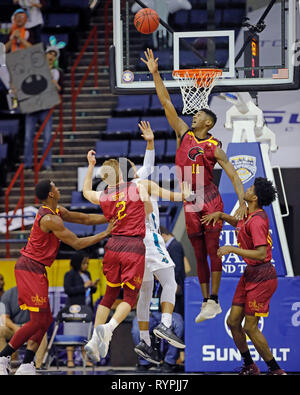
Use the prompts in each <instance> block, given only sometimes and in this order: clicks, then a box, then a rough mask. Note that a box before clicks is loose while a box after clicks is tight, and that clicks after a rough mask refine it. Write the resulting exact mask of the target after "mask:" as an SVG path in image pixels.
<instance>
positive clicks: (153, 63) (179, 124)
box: [141, 48, 189, 139]
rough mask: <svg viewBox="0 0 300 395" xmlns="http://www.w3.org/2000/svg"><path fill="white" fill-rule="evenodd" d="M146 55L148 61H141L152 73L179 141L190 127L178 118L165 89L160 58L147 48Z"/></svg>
mask: <svg viewBox="0 0 300 395" xmlns="http://www.w3.org/2000/svg"><path fill="white" fill-rule="evenodd" d="M144 53H145V58H146V59H143V58H141V61H142V62H144V63H145V64H146V65H147V67H148V69H149V71H150V73H151V74H152V76H153V81H154V84H155V89H156V93H157V96H158V98H159V101H160V103H161V105H162V106H163V108H164V111H165V114H166V117H167V120H168V122H169V124H170V126H171V127H172V128H173V129H174V131H175V133H176V137H177V139H180V138H181V136H182V135H183V134H184V133H185V132H186V131H187V130H188V128H189V127H188V125H187V124H186V123H185V122H184V121H183V120H182V119H181V118H180V117H179V116H178V114H177V112H176V110H175V107H174V106H173V104H172V101H171V97H170V95H169V92H168V90H167V88H166V87H165V85H164V83H163V80H162V79H161V76H160V74H159V71H158V58H156V59H155V58H154V55H153V51H152V49H149V48H147V51H145V52H144Z"/></svg>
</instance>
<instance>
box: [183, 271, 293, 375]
mask: <svg viewBox="0 0 300 395" xmlns="http://www.w3.org/2000/svg"><path fill="white" fill-rule="evenodd" d="M238 280H239V279H238V278H234V277H233V278H222V280H221V287H220V293H219V300H220V305H221V308H222V313H221V314H219V315H217V316H216V317H215V318H214V319H210V320H206V321H203V322H201V323H199V324H196V323H195V317H196V316H197V315H198V314H199V311H200V308H201V296H200V295H201V290H200V286H199V282H198V279H197V278H196V277H188V278H186V280H185V320H184V321H185V343H186V349H185V371H186V372H234V371H235V369H237V368H239V367H241V366H242V365H243V361H242V358H241V355H240V353H239V351H238V350H237V348H236V346H235V344H234V341H233V339H232V335H231V332H230V330H229V328H228V326H227V324H226V320H227V317H228V315H229V312H230V308H231V302H232V298H233V295H234V292H235V289H236V286H237V283H238ZM259 328H260V330H261V331H262V333H263V334H264V336H265V337H266V339H267V341H268V344H269V346H270V349H271V351H272V353H273V355H274V357H275V359H276V360H277V362H278V364H279V365H280V367H281V368H282V369H284V370H285V371H287V372H299V371H300V336H299V328H300V278H299V277H290V278H278V287H277V290H276V292H275V294H274V295H273V297H272V299H271V303H270V313H269V316H268V317H266V318H260V321H259ZM247 342H248V345H249V350H250V353H251V356H252V358H253V360H254V361H255V363H256V364H257V365H258V367H259V368H260V370H261V371H262V372H265V371H267V370H268V369H267V365H266V364H265V363H264V361H263V360H262V359H261V358H260V356H259V354H258V353H257V351H256V350H255V348H254V346H253V344H252V343H251V341H250V339H248V340H247Z"/></svg>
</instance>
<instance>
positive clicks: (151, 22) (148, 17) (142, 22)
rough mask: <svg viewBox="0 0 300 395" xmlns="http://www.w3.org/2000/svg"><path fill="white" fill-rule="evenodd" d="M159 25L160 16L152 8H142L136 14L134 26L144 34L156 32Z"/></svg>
mask: <svg viewBox="0 0 300 395" xmlns="http://www.w3.org/2000/svg"><path fill="white" fill-rule="evenodd" d="M158 25H159V16H158V13H157V12H156V11H155V10H152V8H142V9H141V10H140V11H138V12H137V13H136V14H135V17H134V26H135V27H136V30H138V31H139V32H140V33H143V34H151V33H153V32H155V30H156V29H157V28H158Z"/></svg>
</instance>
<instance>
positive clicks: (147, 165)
mask: <svg viewBox="0 0 300 395" xmlns="http://www.w3.org/2000/svg"><path fill="white" fill-rule="evenodd" d="M154 162H155V150H146V152H145V156H144V163H143V166H142V167H141V168H140V169H139V170H138V171H137V175H138V177H139V178H141V179H142V180H145V179H146V178H148V177H149V176H150V175H151V174H152V173H153V170H154Z"/></svg>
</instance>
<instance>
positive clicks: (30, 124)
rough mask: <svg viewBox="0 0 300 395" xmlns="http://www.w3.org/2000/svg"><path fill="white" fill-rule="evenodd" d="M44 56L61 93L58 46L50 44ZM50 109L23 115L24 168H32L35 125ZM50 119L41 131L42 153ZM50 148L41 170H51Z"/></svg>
mask: <svg viewBox="0 0 300 395" xmlns="http://www.w3.org/2000/svg"><path fill="white" fill-rule="evenodd" d="M46 57H47V61H48V64H49V68H50V71H51V74H52V78H53V79H52V82H53V84H54V85H55V87H56V89H57V91H58V92H59V93H61V90H62V85H61V83H62V82H61V81H62V72H61V70H60V69H59V68H58V67H56V62H57V60H58V58H59V48H58V47H57V46H55V45H50V46H49V47H48V48H47V49H46ZM50 110H51V109H48V110H41V111H36V112H33V113H30V114H26V116H25V141H24V167H25V169H32V161H33V158H32V156H33V155H32V149H33V138H34V135H35V133H36V125H37V123H39V125H42V124H43V122H44V121H45V119H46V118H47V115H48V113H49V111H50ZM52 120H53V115H51V117H50V118H49V120H48V122H47V124H46V125H45V128H44V132H43V139H44V142H43V153H44V152H45V151H46V149H47V147H48V145H49V143H50V141H51V138H52ZM51 151H52V150H51V149H50V150H49V152H48V155H47V156H46V158H45V161H44V163H43V166H42V170H52V167H51V161H52V153H51Z"/></svg>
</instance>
